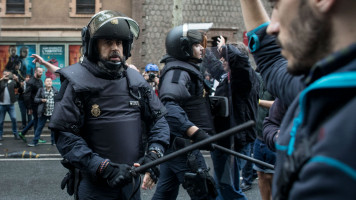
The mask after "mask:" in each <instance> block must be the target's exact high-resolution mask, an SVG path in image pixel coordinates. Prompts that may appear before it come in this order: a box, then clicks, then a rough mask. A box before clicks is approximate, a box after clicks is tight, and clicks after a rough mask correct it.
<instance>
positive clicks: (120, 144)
mask: <svg viewBox="0 0 356 200" xmlns="http://www.w3.org/2000/svg"><path fill="white" fill-rule="evenodd" d="M60 74H61V75H63V76H64V77H65V78H66V79H67V80H68V81H69V82H70V83H71V84H72V86H73V89H74V90H75V92H76V96H78V97H79V100H78V99H76V100H75V101H76V104H77V105H78V107H82V112H83V115H84V124H83V126H82V128H81V130H80V132H79V134H80V135H81V136H82V137H83V138H84V139H85V140H86V142H87V143H88V146H89V147H90V148H91V149H92V150H93V152H95V153H97V154H99V155H100V156H101V157H103V158H109V159H110V160H111V161H112V162H115V163H126V164H129V165H132V164H133V163H134V162H135V161H137V160H138V159H139V150H140V143H141V134H142V133H141V112H142V107H144V105H142V104H143V103H142V99H143V98H142V97H143V96H144V95H145V94H144V92H142V91H145V89H147V88H146V87H145V85H144V83H146V81H145V80H144V79H143V77H142V76H141V75H140V74H139V73H137V72H134V71H133V70H132V69H130V68H128V69H127V70H126V71H125V72H124V76H123V77H122V78H120V79H116V80H106V79H101V78H98V77H95V76H94V75H93V74H92V73H90V72H89V71H88V70H87V69H86V68H85V67H83V66H82V65H81V64H79V63H77V64H75V66H72V67H69V68H68V69H67V68H64V69H62V70H60ZM142 89H143V90H142ZM152 110H154V109H152ZM156 114H157V115H159V114H161V112H160V111H157V113H156Z"/></svg>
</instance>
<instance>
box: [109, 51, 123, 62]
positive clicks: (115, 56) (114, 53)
mask: <svg viewBox="0 0 356 200" xmlns="http://www.w3.org/2000/svg"><path fill="white" fill-rule="evenodd" d="M110 58H120V59H121V60H122V56H121V55H120V54H119V52H117V51H113V52H111V53H110V54H109V59H110Z"/></svg>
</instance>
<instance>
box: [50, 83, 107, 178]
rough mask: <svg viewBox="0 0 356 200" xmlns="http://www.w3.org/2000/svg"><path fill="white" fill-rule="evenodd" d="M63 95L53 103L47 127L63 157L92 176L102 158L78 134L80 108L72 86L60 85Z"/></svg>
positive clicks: (94, 174) (80, 123)
mask: <svg viewBox="0 0 356 200" xmlns="http://www.w3.org/2000/svg"><path fill="white" fill-rule="evenodd" d="M61 92H62V94H63V96H62V97H61V99H60V100H59V101H57V102H56V103H55V108H54V111H53V114H52V117H51V120H50V123H49V128H50V129H51V130H53V131H54V133H55V140H56V146H57V149H58V151H59V153H60V154H61V155H62V156H63V158H65V159H67V160H68V161H69V162H70V163H71V164H72V165H73V166H75V167H76V168H78V169H80V170H83V171H85V172H87V173H89V174H91V175H92V176H96V171H97V168H98V166H99V165H100V163H101V162H102V161H104V158H102V157H100V156H99V155H98V154H96V153H94V152H93V151H92V150H91V149H90V148H89V146H88V144H87V143H86V142H85V140H84V139H83V138H82V137H81V136H79V134H78V133H79V129H80V127H81V125H82V124H83V122H82V120H83V118H82V117H81V116H82V115H81V112H80V108H79V107H78V106H77V105H76V104H75V102H74V99H76V98H75V93H74V90H73V87H72V86H71V85H70V84H68V85H67V86H66V87H61Z"/></svg>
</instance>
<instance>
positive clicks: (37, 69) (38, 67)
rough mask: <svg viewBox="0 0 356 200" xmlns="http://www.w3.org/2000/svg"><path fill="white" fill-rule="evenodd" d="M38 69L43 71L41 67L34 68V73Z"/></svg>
mask: <svg viewBox="0 0 356 200" xmlns="http://www.w3.org/2000/svg"><path fill="white" fill-rule="evenodd" d="M38 69H42V71H43V68H42V67H36V68H35V72H36V71H37V70H38Z"/></svg>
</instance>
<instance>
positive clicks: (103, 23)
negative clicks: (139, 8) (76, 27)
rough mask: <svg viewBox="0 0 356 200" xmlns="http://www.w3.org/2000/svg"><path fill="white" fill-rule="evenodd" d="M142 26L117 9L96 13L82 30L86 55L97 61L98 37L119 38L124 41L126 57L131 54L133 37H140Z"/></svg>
mask: <svg viewBox="0 0 356 200" xmlns="http://www.w3.org/2000/svg"><path fill="white" fill-rule="evenodd" d="M139 33H140V28H139V26H138V24H137V22H136V21H134V20H133V19H131V18H129V17H127V16H125V15H123V14H121V13H120V12H117V11H112V10H104V11H101V12H99V13H97V14H95V15H94V16H93V17H92V18H91V20H90V21H89V23H88V25H87V26H85V27H84V28H83V30H82V42H83V50H84V56H86V57H87V58H88V59H89V60H92V61H97V59H98V52H97V47H96V40H97V39H100V38H102V39H119V40H122V42H123V50H124V52H123V54H124V56H125V59H127V58H129V57H130V56H131V53H130V51H131V45H132V42H133V38H134V37H135V38H136V39H137V38H138V35H139Z"/></svg>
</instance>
